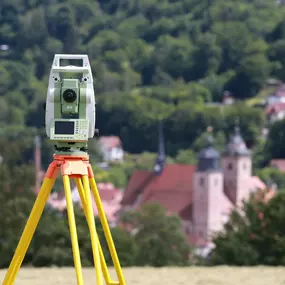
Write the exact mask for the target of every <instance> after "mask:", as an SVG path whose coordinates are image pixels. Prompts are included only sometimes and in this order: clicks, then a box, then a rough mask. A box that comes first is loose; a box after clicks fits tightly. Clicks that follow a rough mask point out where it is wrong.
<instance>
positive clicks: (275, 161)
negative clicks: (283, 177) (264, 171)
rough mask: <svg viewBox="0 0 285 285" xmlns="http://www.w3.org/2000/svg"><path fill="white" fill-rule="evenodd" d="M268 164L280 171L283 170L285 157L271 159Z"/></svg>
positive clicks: (284, 168)
mask: <svg viewBox="0 0 285 285" xmlns="http://www.w3.org/2000/svg"><path fill="white" fill-rule="evenodd" d="M270 166H272V167H276V168H278V169H279V170H280V171H284V172H285V159H272V160H271V161H270Z"/></svg>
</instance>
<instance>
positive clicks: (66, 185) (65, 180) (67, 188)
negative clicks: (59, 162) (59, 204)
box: [62, 175, 83, 285]
mask: <svg viewBox="0 0 285 285" xmlns="http://www.w3.org/2000/svg"><path fill="white" fill-rule="evenodd" d="M62 178H63V185H64V192H65V197H66V206H67V214H68V223H69V229H70V236H71V243H72V252H73V259H74V266H75V271H76V278H77V284H78V285H83V275H82V266H81V260H80V252H79V245H78V237H77V230H76V223H75V217H74V210H73V202H72V197H71V189H70V181H69V177H68V175H63V177H62Z"/></svg>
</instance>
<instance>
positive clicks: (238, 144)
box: [225, 126, 250, 156]
mask: <svg viewBox="0 0 285 285" xmlns="http://www.w3.org/2000/svg"><path fill="white" fill-rule="evenodd" d="M225 155H234V156H236V155H237V156H247V155H250V150H249V149H248V148H247V146H246V144H245V141H244V139H243V137H242V136H241V134H240V128H239V126H236V127H235V130H234V133H233V134H232V135H231V137H230V140H229V143H228V145H227V147H226V151H225Z"/></svg>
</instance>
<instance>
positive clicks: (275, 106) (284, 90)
mask: <svg viewBox="0 0 285 285" xmlns="http://www.w3.org/2000/svg"><path fill="white" fill-rule="evenodd" d="M265 113H266V116H267V119H268V121H269V123H274V122H275V121H278V120H282V119H284V118H285V84H279V85H278V86H277V88H276V90H275V92H274V93H272V94H270V95H269V96H268V97H267V100H266V108H265Z"/></svg>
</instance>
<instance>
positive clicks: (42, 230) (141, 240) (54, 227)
mask: <svg viewBox="0 0 285 285" xmlns="http://www.w3.org/2000/svg"><path fill="white" fill-rule="evenodd" d="M3 171H5V170H3ZM1 183H5V181H3V182H2V181H1ZM2 185H4V184H1V186H2ZM6 190H7V191H5V192H4V195H0V202H1V205H2V207H1V208H0V215H1V217H5V218H4V219H3V218H2V219H0V228H1V229H5V230H4V231H3V230H1V231H0V252H1V256H2V257H1V259H0V268H6V267H7V266H9V264H10V261H11V259H12V256H13V254H14V251H15V248H16V246H17V243H18V241H19V238H20V236H21V231H22V230H23V229H24V226H25V224H26V221H27V218H28V216H29V213H30V210H31V207H32V203H33V201H34V198H33V197H32V193H31V192H27V191H22V192H18V193H17V196H16V198H15V193H13V192H11V191H8V189H6ZM75 216H76V225H77V234H78V240H79V248H80V253H81V260H82V265H83V266H92V265H93V262H94V261H93V255H92V247H91V241H90V234H89V229H88V226H87V222H86V218H85V216H84V213H83V211H82V209H80V208H78V207H77V206H75ZM134 217H135V219H134ZM124 219H127V220H130V219H131V220H130V221H135V227H136V228H137V229H138V231H137V233H136V234H135V235H133V234H131V233H130V232H129V231H126V230H125V229H124V228H122V227H115V228H111V234H112V237H113V240H114V243H115V247H116V250H117V253H118V256H119V259H120V263H121V265H122V266H137V265H149V266H163V265H186V264H187V263H188V253H189V246H188V244H187V242H186V239H185V236H184V234H183V233H182V231H181V224H180V220H179V219H178V218H177V217H176V216H167V215H166V213H165V210H164V209H163V208H162V207H161V206H160V205H155V204H153V205H147V206H146V207H144V208H142V209H141V210H140V211H139V212H138V213H136V214H135V216H134V215H133V214H132V213H126V215H125V217H124ZM95 223H96V229H97V233H98V236H99V239H100V242H101V246H102V249H103V252H104V256H105V260H106V263H107V264H108V265H109V266H112V265H113V262H112V258H111V255H110V251H109V249H108V245H107V242H106V238H105V235H104V232H103V228H102V225H101V222H100V220H99V218H96V220H95ZM145 233H147V235H145ZM149 247H150V248H149ZM166 247H170V248H172V250H168V251H165V248H166ZM23 265H24V266H27V265H33V266H36V267H46V266H73V265H74V263H73V254H72V246H71V239H70V232H69V225H68V218H67V212H63V213H59V212H57V211H54V210H53V209H51V208H49V207H48V206H47V207H46V208H45V210H44V212H43V215H42V217H41V219H40V221H39V224H38V227H37V229H36V232H35V234H34V236H33V239H32V242H31V244H30V247H29V249H28V251H27V254H26V256H25V259H24V262H23Z"/></svg>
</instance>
